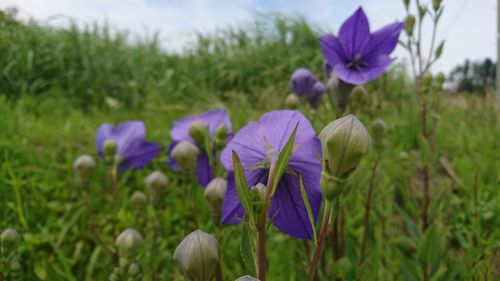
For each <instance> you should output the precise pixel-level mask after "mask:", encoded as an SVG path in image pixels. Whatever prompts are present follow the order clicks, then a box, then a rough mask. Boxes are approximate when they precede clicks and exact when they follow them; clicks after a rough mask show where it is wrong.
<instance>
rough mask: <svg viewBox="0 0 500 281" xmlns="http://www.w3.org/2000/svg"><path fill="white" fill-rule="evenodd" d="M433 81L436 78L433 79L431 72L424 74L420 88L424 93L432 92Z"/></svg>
mask: <svg viewBox="0 0 500 281" xmlns="http://www.w3.org/2000/svg"><path fill="white" fill-rule="evenodd" d="M433 79H434V78H433V77H432V74H430V73H429V72H426V73H424V74H423V75H422V77H421V78H420V86H421V89H422V91H423V92H424V93H427V92H429V91H430V90H431V86H432V81H433Z"/></svg>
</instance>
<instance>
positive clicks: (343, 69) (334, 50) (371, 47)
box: [318, 7, 403, 85]
mask: <svg viewBox="0 0 500 281" xmlns="http://www.w3.org/2000/svg"><path fill="white" fill-rule="evenodd" d="M402 29H403V23H401V22H395V23H393V24H389V25H387V26H385V27H383V28H381V29H379V30H377V31H375V32H373V33H370V26H369V24H368V19H367V18H366V15H365V13H364V12H363V9H362V8H361V7H360V8H358V10H357V11H356V12H355V13H354V14H353V15H352V16H351V17H349V18H348V19H347V20H346V21H345V22H344V23H343V24H342V26H341V27H340V31H339V34H338V36H337V37H336V36H334V35H332V34H325V35H322V36H320V37H319V39H318V40H319V44H320V46H321V50H322V51H323V55H324V57H325V59H326V60H327V61H328V63H329V64H330V65H331V66H332V67H333V71H334V72H335V74H336V75H337V77H338V78H339V79H341V80H343V81H344V82H345V83H348V84H353V85H359V84H364V83H366V82H368V81H371V80H373V79H376V78H378V77H379V76H380V75H382V73H384V71H385V69H386V68H387V67H388V66H389V65H390V64H391V63H392V61H393V59H391V58H390V57H389V55H390V54H391V52H392V51H393V50H394V48H395V47H396V44H397V43H398V38H399V33H400V32H401V30H402Z"/></svg>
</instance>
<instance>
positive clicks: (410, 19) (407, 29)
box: [404, 15, 415, 36]
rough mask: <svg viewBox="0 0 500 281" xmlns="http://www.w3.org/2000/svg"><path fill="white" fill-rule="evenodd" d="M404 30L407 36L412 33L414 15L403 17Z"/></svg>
mask: <svg viewBox="0 0 500 281" xmlns="http://www.w3.org/2000/svg"><path fill="white" fill-rule="evenodd" d="M404 23H405V32H406V34H408V36H412V35H413V29H414V28H415V16H414V15H408V16H407V17H406V18H405V22H404Z"/></svg>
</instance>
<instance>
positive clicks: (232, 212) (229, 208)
mask: <svg viewBox="0 0 500 281" xmlns="http://www.w3.org/2000/svg"><path fill="white" fill-rule="evenodd" d="M245 177H246V180H247V183H248V186H249V187H252V186H254V185H256V184H257V183H263V184H266V181H267V177H268V175H267V171H265V170H262V169H253V170H250V171H247V172H246V173H245ZM234 184H235V183H234V173H233V172H232V171H230V172H229V173H228V176H227V190H226V196H225V197H224V202H223V204H222V218H221V221H222V223H224V224H238V223H240V222H241V221H242V220H243V217H244V216H245V210H244V209H243V206H242V205H241V203H240V198H239V197H238V193H237V192H236V188H235V185H234Z"/></svg>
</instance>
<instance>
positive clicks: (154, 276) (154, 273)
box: [150, 206, 158, 281]
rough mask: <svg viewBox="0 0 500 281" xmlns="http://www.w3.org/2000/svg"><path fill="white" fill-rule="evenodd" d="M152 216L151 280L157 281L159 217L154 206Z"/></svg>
mask: <svg viewBox="0 0 500 281" xmlns="http://www.w3.org/2000/svg"><path fill="white" fill-rule="evenodd" d="M151 209H152V216H151V236H152V238H151V261H150V263H151V280H152V281H156V280H157V275H158V268H157V267H156V264H155V263H156V261H155V257H156V248H157V247H158V217H157V215H156V210H155V207H154V206H152V208H151Z"/></svg>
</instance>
